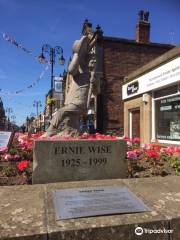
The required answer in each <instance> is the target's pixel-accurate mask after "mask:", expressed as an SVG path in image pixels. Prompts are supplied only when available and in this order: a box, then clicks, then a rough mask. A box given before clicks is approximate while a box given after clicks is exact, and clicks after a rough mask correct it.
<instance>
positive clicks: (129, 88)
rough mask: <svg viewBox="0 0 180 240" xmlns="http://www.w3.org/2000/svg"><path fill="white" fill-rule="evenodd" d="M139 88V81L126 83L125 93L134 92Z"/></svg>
mask: <svg viewBox="0 0 180 240" xmlns="http://www.w3.org/2000/svg"><path fill="white" fill-rule="evenodd" d="M138 89H139V83H138V82H133V83H131V84H128V85H127V94H128V95H130V94H133V93H136V92H137V91H138Z"/></svg>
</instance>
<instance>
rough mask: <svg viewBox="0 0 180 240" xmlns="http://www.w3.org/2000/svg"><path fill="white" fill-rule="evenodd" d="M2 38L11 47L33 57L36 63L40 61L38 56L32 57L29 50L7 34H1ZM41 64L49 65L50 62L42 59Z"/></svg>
mask: <svg viewBox="0 0 180 240" xmlns="http://www.w3.org/2000/svg"><path fill="white" fill-rule="evenodd" d="M2 37H3V39H4V40H5V41H7V42H9V43H11V44H13V45H14V46H15V47H17V48H18V49H21V50H23V51H24V52H25V53H27V54H29V55H31V56H33V57H34V58H35V59H36V60H37V61H38V62H39V61H40V60H39V56H36V55H33V52H32V50H29V49H27V48H25V47H24V46H23V45H22V44H21V43H18V42H17V41H16V39H15V38H13V37H12V36H10V35H9V34H7V33H2ZM41 63H46V64H50V61H48V60H46V59H43V62H41Z"/></svg>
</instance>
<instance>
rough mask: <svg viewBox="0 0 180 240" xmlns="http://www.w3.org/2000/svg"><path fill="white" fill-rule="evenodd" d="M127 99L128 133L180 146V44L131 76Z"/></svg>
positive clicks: (127, 85)
mask: <svg viewBox="0 0 180 240" xmlns="http://www.w3.org/2000/svg"><path fill="white" fill-rule="evenodd" d="M123 100H124V134H125V135H128V136H129V137H140V139H141V142H142V143H149V142H155V141H158V142H160V143H163V144H178V145H180V47H179V46H178V47H176V48H174V49H173V50H171V51H169V52H167V53H166V54H163V55H162V56H161V57H159V58H157V59H155V60H154V61H153V62H150V63H149V64H147V65H145V66H144V67H142V68H141V69H139V70H138V71H136V72H134V73H132V74H131V75H129V76H128V77H127V79H126V82H125V84H124V85H123Z"/></svg>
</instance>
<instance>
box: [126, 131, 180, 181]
mask: <svg viewBox="0 0 180 240" xmlns="http://www.w3.org/2000/svg"><path fill="white" fill-rule="evenodd" d="M123 138H124V139H126V140H127V146H128V149H127V161H128V174H129V177H151V176H166V175H180V146H168V147H164V146H160V145H159V144H158V143H152V144H144V145H143V146H141V147H140V139H139V138H134V139H130V138H129V137H127V136H125V137H123Z"/></svg>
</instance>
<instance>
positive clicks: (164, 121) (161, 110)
mask: <svg viewBox="0 0 180 240" xmlns="http://www.w3.org/2000/svg"><path fill="white" fill-rule="evenodd" d="M155 129H156V139H162V140H170V141H179V140H180V95H175V96H172V97H166V98H163V99H159V100H156V101H155Z"/></svg>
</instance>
